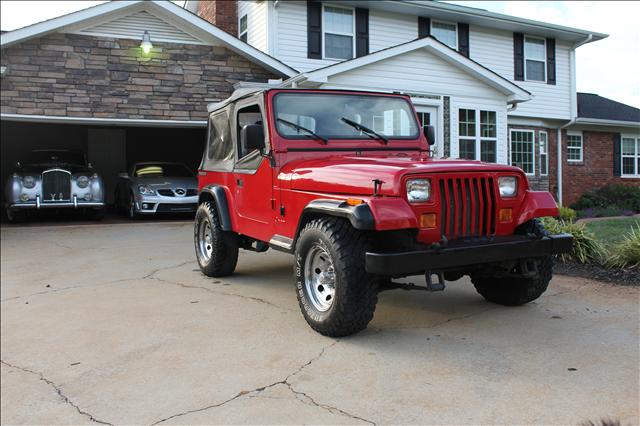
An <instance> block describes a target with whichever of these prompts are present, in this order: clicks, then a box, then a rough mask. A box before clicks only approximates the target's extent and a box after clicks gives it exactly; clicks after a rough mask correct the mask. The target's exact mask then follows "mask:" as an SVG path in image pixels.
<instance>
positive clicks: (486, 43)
mask: <svg viewBox="0 0 640 426" xmlns="http://www.w3.org/2000/svg"><path fill="white" fill-rule="evenodd" d="M569 50H570V46H569V45H568V44H566V43H564V42H562V41H560V40H557V41H556V84H555V85H552V84H546V83H542V82H533V81H515V80H514V78H513V74H514V70H513V33H511V32H508V31H499V30H493V29H489V28H484V27H478V26H473V25H472V26H471V27H470V28H469V52H470V56H471V59H473V60H475V61H477V62H479V63H480V64H482V65H484V66H485V67H487V68H489V69H491V70H492V71H494V72H496V73H497V74H499V75H500V76H502V77H504V78H506V79H507V80H510V81H512V82H514V83H515V84H517V85H518V86H520V87H522V88H523V89H525V90H528V91H529V92H531V94H532V95H533V99H532V100H530V101H528V102H525V103H522V104H520V105H519V106H518V109H517V110H516V111H514V112H513V113H512V114H511V115H517V116H525V117H540V118H559V119H569V118H570V115H571V69H570V58H569Z"/></svg>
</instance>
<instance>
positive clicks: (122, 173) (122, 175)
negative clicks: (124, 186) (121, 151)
mask: <svg viewBox="0 0 640 426" xmlns="http://www.w3.org/2000/svg"><path fill="white" fill-rule="evenodd" d="M118 177H119V178H123V179H129V173H127V172H120V173H118Z"/></svg>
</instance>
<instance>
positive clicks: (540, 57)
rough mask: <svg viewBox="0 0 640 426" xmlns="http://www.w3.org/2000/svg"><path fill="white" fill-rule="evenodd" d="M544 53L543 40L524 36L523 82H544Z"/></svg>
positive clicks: (545, 49) (545, 64)
mask: <svg viewBox="0 0 640 426" xmlns="http://www.w3.org/2000/svg"><path fill="white" fill-rule="evenodd" d="M546 52H547V48H546V45H545V39H543V38H537V37H529V36H526V37H525V38H524V64H525V66H524V68H525V80H528V81H546V80H547V79H546V73H545V72H546V69H547V61H546Z"/></svg>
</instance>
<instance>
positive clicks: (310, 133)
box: [276, 118, 329, 145]
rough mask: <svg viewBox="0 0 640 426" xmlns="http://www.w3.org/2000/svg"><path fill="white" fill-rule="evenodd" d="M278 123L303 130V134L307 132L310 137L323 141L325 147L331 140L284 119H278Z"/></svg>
mask: <svg viewBox="0 0 640 426" xmlns="http://www.w3.org/2000/svg"><path fill="white" fill-rule="evenodd" d="M276 121H279V122H280V123H284V124H286V125H287V126H290V127H293V128H294V129H297V130H302V131H303V132H307V133H308V134H309V135H311V136H313V137H314V138H316V139H318V140H319V141H322V144H324V145H326V144H327V142H329V139H327V138H325V137H324V136H320V135H319V134H317V133H316V132H314V131H313V130H310V129H307V128H306V127H302V126H301V125H299V124H296V123H293V122H291V121H288V120H285V119H284V118H276Z"/></svg>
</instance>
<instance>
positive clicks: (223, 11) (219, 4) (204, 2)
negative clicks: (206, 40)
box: [198, 0, 238, 37]
mask: <svg viewBox="0 0 640 426" xmlns="http://www.w3.org/2000/svg"><path fill="white" fill-rule="evenodd" d="M198 16H199V17H201V18H203V19H206V20H207V21H209V22H211V23H212V24H213V25H215V26H216V27H218V28H220V29H221V30H223V31H226V32H228V33H229V34H231V35H232V36H234V37H237V36H238V9H237V4H236V0H200V1H199V2H198Z"/></svg>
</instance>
